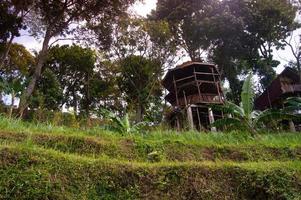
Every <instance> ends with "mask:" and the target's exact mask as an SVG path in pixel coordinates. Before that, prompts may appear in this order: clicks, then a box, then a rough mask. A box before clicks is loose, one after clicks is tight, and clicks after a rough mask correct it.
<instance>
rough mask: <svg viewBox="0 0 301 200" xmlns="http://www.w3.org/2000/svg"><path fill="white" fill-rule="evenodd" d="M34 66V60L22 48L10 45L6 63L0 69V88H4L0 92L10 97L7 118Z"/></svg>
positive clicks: (17, 45)
mask: <svg viewBox="0 0 301 200" xmlns="http://www.w3.org/2000/svg"><path fill="white" fill-rule="evenodd" d="M34 64H35V58H34V57H33V56H32V55H31V53H30V52H28V51H27V50H26V48H25V47H24V46H22V45H19V44H12V45H11V50H10V51H9V54H8V56H7V62H6V63H5V65H4V66H3V68H2V69H0V77H1V82H2V83H3V84H2V86H4V88H2V90H1V91H0V92H1V93H2V92H4V93H5V94H7V95H11V106H10V113H9V116H11V114H12V109H13V106H14V102H15V98H16V97H20V95H21V92H22V90H23V89H24V87H25V84H26V82H27V80H28V77H29V75H30V72H31V71H32V68H33V66H34Z"/></svg>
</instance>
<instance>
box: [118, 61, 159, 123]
mask: <svg viewBox="0 0 301 200" xmlns="http://www.w3.org/2000/svg"><path fill="white" fill-rule="evenodd" d="M119 67H120V76H119V79H118V85H119V87H120V89H121V91H122V92H123V94H124V96H125V100H126V102H127V103H128V104H129V106H131V107H133V108H135V109H136V122H141V121H142V120H143V118H144V115H145V112H146V109H147V108H148V107H149V106H150V104H151V103H152V102H154V101H155V100H156V99H158V98H160V97H161V95H162V88H161V84H160V80H161V76H162V70H161V66H160V63H159V62H157V61H156V60H150V59H147V58H144V57H141V56H129V57H127V58H125V59H123V60H121V61H120V63H119Z"/></svg>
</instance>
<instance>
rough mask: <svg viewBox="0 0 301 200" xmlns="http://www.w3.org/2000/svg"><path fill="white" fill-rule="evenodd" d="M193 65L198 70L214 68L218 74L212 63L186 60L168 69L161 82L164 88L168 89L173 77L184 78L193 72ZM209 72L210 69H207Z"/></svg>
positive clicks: (171, 84)
mask: <svg viewBox="0 0 301 200" xmlns="http://www.w3.org/2000/svg"><path fill="white" fill-rule="evenodd" d="M194 67H196V68H195V69H196V70H197V71H198V70H205V71H206V69H211V68H213V69H214V73H216V74H219V72H218V69H217V67H216V66H215V65H214V64H210V63H201V62H194V61H188V62H185V63H183V64H181V65H178V66H176V67H175V68H173V69H169V70H168V72H167V73H166V75H165V77H164V78H163V80H162V84H163V86H164V87H165V88H167V89H170V88H171V87H173V77H176V78H184V77H187V76H190V75H192V74H193V70H194ZM208 72H209V73H210V72H211V71H208Z"/></svg>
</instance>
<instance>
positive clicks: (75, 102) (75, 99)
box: [72, 87, 78, 116]
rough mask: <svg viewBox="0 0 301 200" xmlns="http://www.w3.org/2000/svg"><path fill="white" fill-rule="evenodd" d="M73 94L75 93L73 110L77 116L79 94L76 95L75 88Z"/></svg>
mask: <svg viewBox="0 0 301 200" xmlns="http://www.w3.org/2000/svg"><path fill="white" fill-rule="evenodd" d="M72 93H73V109H74V115H75V116H77V106H78V105H77V94H76V91H75V89H74V87H73V91H72Z"/></svg>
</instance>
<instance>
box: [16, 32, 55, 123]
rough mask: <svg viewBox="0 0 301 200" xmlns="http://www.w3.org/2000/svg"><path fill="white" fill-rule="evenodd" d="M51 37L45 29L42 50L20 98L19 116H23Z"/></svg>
mask: <svg viewBox="0 0 301 200" xmlns="http://www.w3.org/2000/svg"><path fill="white" fill-rule="evenodd" d="M50 39H51V35H50V34H49V31H46V35H45V38H44V41H43V47H42V50H41V51H40V54H39V56H38V60H37V65H36V67H35V72H34V74H33V75H32V77H31V79H30V82H29V84H28V86H27V88H26V89H25V91H24V93H23V94H22V97H21V100H20V110H19V116H20V117H22V116H23V112H24V110H25V109H26V107H27V106H28V105H27V104H28V99H29V97H30V96H31V95H32V93H33V91H34V89H35V86H36V83H37V81H38V79H39V78H40V76H41V71H42V67H43V65H44V63H45V61H46V57H47V53H48V46H49V41H50Z"/></svg>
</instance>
